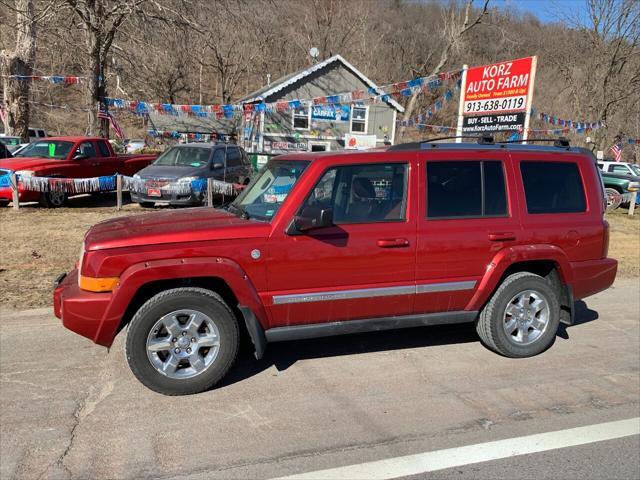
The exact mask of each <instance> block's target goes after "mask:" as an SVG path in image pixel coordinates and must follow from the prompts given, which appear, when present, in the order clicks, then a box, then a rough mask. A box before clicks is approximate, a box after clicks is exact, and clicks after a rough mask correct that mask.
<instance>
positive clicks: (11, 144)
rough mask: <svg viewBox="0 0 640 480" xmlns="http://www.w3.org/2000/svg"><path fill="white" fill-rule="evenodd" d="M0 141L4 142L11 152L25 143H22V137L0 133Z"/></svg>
mask: <svg viewBox="0 0 640 480" xmlns="http://www.w3.org/2000/svg"><path fill="white" fill-rule="evenodd" d="M0 143H2V144H4V146H5V147H7V150H9V151H10V152H11V153H14V152H15V151H16V150H17V149H19V148H20V147H22V146H24V145H27V144H26V143H22V139H21V138H20V137H12V136H9V135H4V134H2V135H0Z"/></svg>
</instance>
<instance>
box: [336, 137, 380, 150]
mask: <svg viewBox="0 0 640 480" xmlns="http://www.w3.org/2000/svg"><path fill="white" fill-rule="evenodd" d="M344 148H345V149H347V150H367V149H369V148H376V136H375V135H358V134H354V133H346V134H345V136H344Z"/></svg>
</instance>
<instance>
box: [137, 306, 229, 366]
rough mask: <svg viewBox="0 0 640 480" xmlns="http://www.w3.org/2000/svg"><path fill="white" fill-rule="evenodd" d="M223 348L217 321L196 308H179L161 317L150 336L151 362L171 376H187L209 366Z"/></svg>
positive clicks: (149, 353) (148, 351) (148, 352)
mask: <svg viewBox="0 0 640 480" xmlns="http://www.w3.org/2000/svg"><path fill="white" fill-rule="evenodd" d="M219 351H220V332H219V331H218V327H217V326H216V324H215V322H214V321H213V320H212V319H211V318H209V317H208V316H207V315H205V314H204V313H202V312H198V311H196V310H188V309H184V310H176V311H174V312H171V313H168V314H166V315H164V316H163V317H162V318H160V319H159V320H158V321H157V322H156V323H155V324H154V325H153V328H151V331H150V332H149V335H148V337H147V356H148V357H149V361H150V362H151V365H153V367H154V368H155V369H156V370H157V371H158V372H160V373H161V374H162V375H165V376H167V377H169V378H175V379H186V378H192V377H195V376H196V375H199V374H201V373H202V372H204V371H205V370H207V368H209V367H210V366H211V365H212V364H213V362H214V361H215V359H216V357H217V356H218V352H219Z"/></svg>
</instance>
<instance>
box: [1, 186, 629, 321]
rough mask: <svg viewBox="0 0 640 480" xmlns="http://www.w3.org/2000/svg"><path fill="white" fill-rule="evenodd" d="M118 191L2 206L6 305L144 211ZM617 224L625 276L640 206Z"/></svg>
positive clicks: (35, 293)
mask: <svg viewBox="0 0 640 480" xmlns="http://www.w3.org/2000/svg"><path fill="white" fill-rule="evenodd" d="M114 205H115V197H114V196H113V195H105V196H104V197H100V198H94V197H90V196H85V197H78V198H74V199H72V200H71V202H70V207H69V208H63V209H58V210H48V209H43V208H40V207H38V206H35V205H33V206H26V207H24V208H21V209H20V211H19V212H14V211H12V210H11V209H9V208H4V209H3V210H2V211H0V242H1V243H0V245H1V249H0V307H3V308H17V309H25V308H32V307H41V306H48V305H50V304H51V291H52V283H53V280H54V279H55V278H56V276H57V275H58V274H60V273H62V272H67V271H69V270H70V269H71V268H72V266H73V265H74V264H75V262H76V261H77V260H78V255H79V252H80V243H81V241H82V237H83V235H84V233H85V232H86V231H87V229H88V228H89V227H90V226H91V225H93V224H94V223H97V222H99V221H102V220H106V219H108V218H112V217H116V216H121V215H128V214H131V213H138V212H141V211H143V210H142V209H141V208H140V207H138V205H125V207H124V209H123V210H122V211H120V212H118V211H116V209H115V207H114ZM607 220H608V221H609V223H610V224H611V240H610V247H609V255H610V256H611V257H613V258H616V259H618V261H619V262H620V267H619V273H618V275H619V276H623V277H638V276H640V211H639V212H638V215H635V216H633V217H629V216H628V215H627V212H626V210H623V209H618V210H617V211H616V212H614V213H611V214H608V215H607Z"/></svg>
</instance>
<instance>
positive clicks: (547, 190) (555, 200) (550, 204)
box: [520, 162, 586, 213]
mask: <svg viewBox="0 0 640 480" xmlns="http://www.w3.org/2000/svg"><path fill="white" fill-rule="evenodd" d="M520 173H522V182H523V184H524V193H525V196H526V199H527V212H529V213H576V212H584V211H585V210H586V202H585V197H584V187H583V185H582V179H581V178H580V172H579V170H578V165H577V164H575V163H572V162H571V163H568V162H522V163H520Z"/></svg>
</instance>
